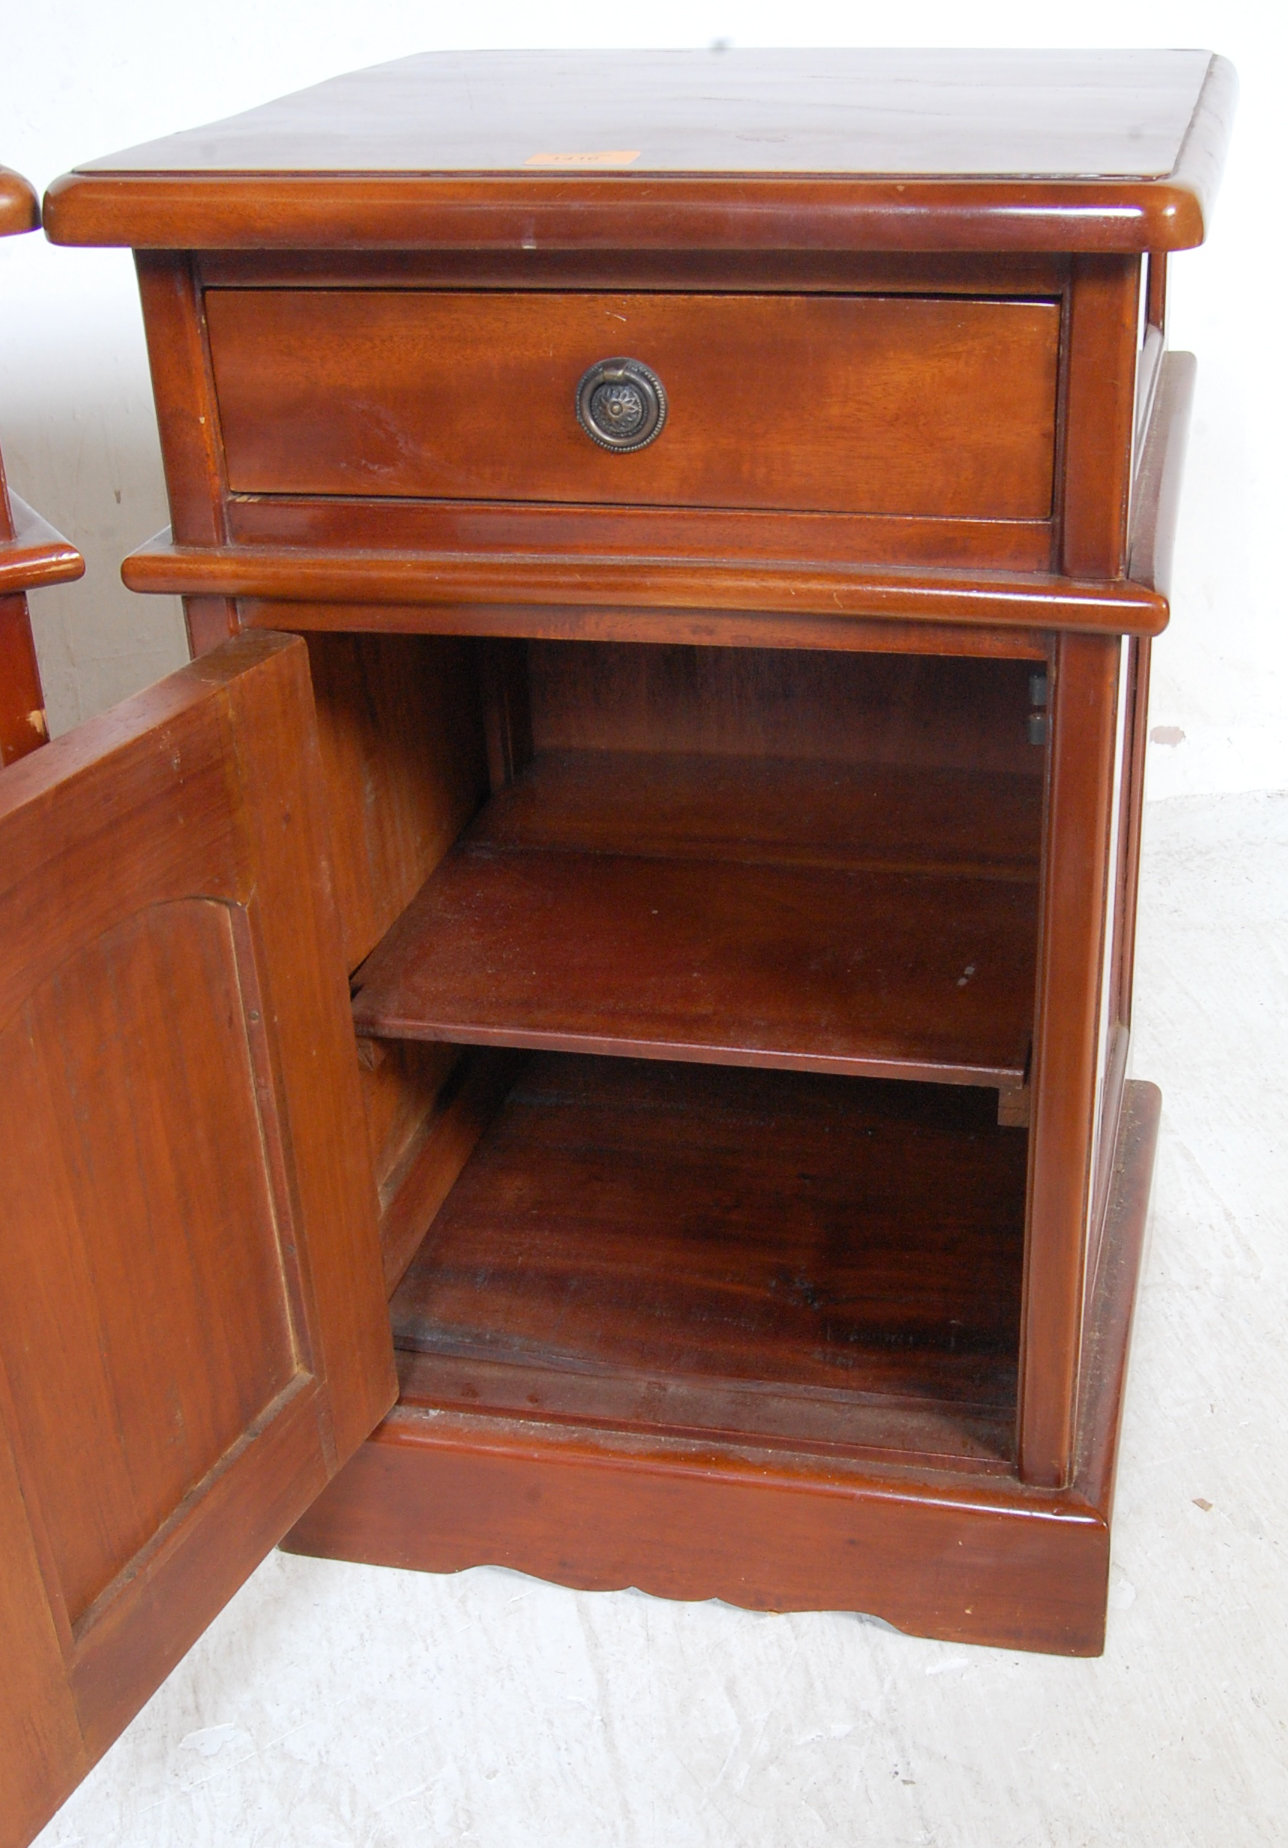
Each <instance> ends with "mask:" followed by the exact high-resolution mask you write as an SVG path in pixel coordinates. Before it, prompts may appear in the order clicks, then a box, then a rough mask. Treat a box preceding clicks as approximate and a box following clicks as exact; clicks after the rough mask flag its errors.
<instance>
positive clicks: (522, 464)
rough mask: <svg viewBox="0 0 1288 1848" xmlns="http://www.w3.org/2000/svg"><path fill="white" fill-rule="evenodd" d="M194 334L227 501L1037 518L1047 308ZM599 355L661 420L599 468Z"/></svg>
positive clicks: (815, 311)
mask: <svg viewBox="0 0 1288 1848" xmlns="http://www.w3.org/2000/svg"><path fill="white" fill-rule="evenodd" d="M205 315H206V324H207V327H208V329H209V337H210V347H211V356H212V361H213V365H214V374H215V383H216V389H217V391H218V396H219V409H220V417H221V421H222V428H223V437H224V447H225V453H226V456H227V468H228V479H229V485H230V487H231V488H232V490H233V492H235V493H250V494H274V493H276V494H282V493H285V494H377V495H392V496H413V495H414V496H420V497H431V498H443V497H447V498H453V499H465V500H470V499H478V498H488V499H494V500H503V501H509V500H536V501H552V502H559V501H577V502H586V503H588V504H592V505H595V504H600V505H602V504H605V503H612V502H621V503H625V504H629V505H633V506H641V505H643V506H651V505H656V506H707V507H745V508H783V509H802V510H806V511H815V512H839V513H844V512H853V513H894V514H907V515H920V516H922V517H939V518H957V519H993V520H1024V519H1029V520H1041V519H1046V518H1048V517H1049V515H1050V511H1051V483H1052V467H1053V450H1054V440H1055V384H1056V353H1057V345H1058V335H1059V320H1060V316H1059V310H1058V307H1057V306H1056V305H1055V304H1054V303H1051V302H1003V301H969V300H948V301H940V300H918V299H916V298H911V297H908V296H896V297H882V296H853V297H844V296H783V295H773V296H756V295H713V294H705V295H684V294H651V295H600V294H595V293H591V292H578V293H577V294H552V293H547V292H545V291H525V292H521V293H513V294H508V293H489V294H473V293H470V292H468V291H466V292H461V293H458V292H454V291H444V292H430V291H424V292H422V291H409V290H400V291H396V292H395V291H382V290H372V289H360V290H352V291H345V290H332V289H310V290H291V289H282V290H276V289H245V290H238V289H208V290H207V291H206V295H205ZM616 354H629V355H630V356H631V357H632V358H634V359H638V360H640V361H641V362H643V363H644V364H645V365H647V366H650V367H651V368H652V369H653V370H654V372H656V373H657V375H658V376H659V377H660V379H661V380H662V383H663V386H664V388H665V392H666V398H667V403H668V411H667V417H666V422H665V424H664V426H663V428H662V431H661V434H660V435H659V436H658V437H657V439H656V440H655V441H654V442H652V443H650V444H649V446H648V447H647V448H646V449H642V450H639V451H637V452H633V453H630V454H617V455H614V454H611V453H610V452H608V451H606V450H604V449H601V448H600V447H599V446H598V445H597V444H595V443H594V442H592V441H591V439H590V438H589V437H588V436H587V435H586V433H585V432H584V431H583V430H582V429H581V427H580V425H579V424H578V421H577V418H576V415H575V413H574V400H575V396H576V391H577V383H578V380H579V379H580V378H581V376H582V374H583V373H584V372H585V371H586V370H587V369H588V368H589V367H590V366H592V365H594V364H595V363H596V362H597V361H599V360H603V359H607V358H610V357H612V356H613V355H616ZM449 355H450V358H449V357H448V356H449Z"/></svg>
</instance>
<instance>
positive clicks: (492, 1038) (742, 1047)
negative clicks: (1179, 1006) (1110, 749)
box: [354, 751, 1040, 1090]
mask: <svg viewBox="0 0 1288 1848" xmlns="http://www.w3.org/2000/svg"><path fill="white" fill-rule="evenodd" d="M1039 805H1040V784H1039V783H1038V780H1037V779H1036V778H1032V777H1027V776H1016V775H1004V774H1001V773H996V772H991V773H990V772H966V771H951V772H949V771H930V770H921V769H917V770H907V769H899V768H893V767H889V766H882V765H875V766H859V767H855V766H848V765H843V764H826V763H823V764H820V763H815V762H802V761H797V760H794V759H791V760H789V759H754V758H746V757H739V758H720V757H699V756H681V755H664V754H651V753H644V752H606V751H582V752H571V751H568V752H557V753H555V752H551V753H546V754H543V755H541V756H539V757H537V758H536V759H535V760H534V761H533V762H532V763H531V764H530V765H529V766H528V768H527V769H526V770H525V771H524V772H523V774H522V775H521V776H520V777H519V778H518V780H517V781H516V782H515V783H514V784H513V785H512V786H511V787H510V788H508V789H505V790H503V791H502V792H500V793H499V794H498V795H496V796H494V797H493V798H492V799H491V801H489V802H488V803H487V804H486V806H485V807H484V809H483V810H482V811H481V813H480V815H479V816H478V817H477V818H476V820H475V821H474V823H473V824H472V826H471V827H470V828H469V829H468V830H467V831H466V833H465V835H464V836H463V837H462V839H461V840H460V841H459V842H458V843H457V845H456V846H455V847H454V848H453V849H452V850H451V851H450V852H449V853H448V855H447V856H446V858H445V859H444V860H443V861H442V863H441V864H440V865H439V867H438V868H437V870H436V871H435V872H434V874H433V875H432V876H431V878H430V879H429V880H428V881H427V883H426V884H425V886H424V887H423V888H422V890H421V892H420V893H419V895H418V896H417V898H416V899H415V900H414V901H413V902H412V904H411V905H410V906H409V907H408V909H407V911H406V912H405V913H404V914H403V916H402V918H401V919H400V920H399V921H398V923H397V924H396V925H395V926H394V928H393V930H392V931H391V932H390V933H389V935H388V937H387V938H386V939H385V940H384V942H383V943H382V944H381V945H380V947H379V948H378V949H377V950H376V951H375V953H374V954H373V955H372V956H371V957H370V958H369V959H368V961H367V963H366V964H365V965H364V966H363V968H362V970H361V971H360V972H359V978H358V989H357V993H356V995H355V999H354V1018H355V1023H356V1025H357V1028H358V1031H359V1032H360V1033H363V1034H366V1035H370V1036H374V1037H385V1038H398V1039H436V1040H448V1041H452V1042H456V1043H462V1044H481V1045H501V1046H518V1047H534V1048H547V1049H551V1050H558V1051H566V1052H596V1053H613V1054H618V1055H626V1056H637V1057H648V1058H665V1059H688V1060H694V1061H698V1062H708V1061H709V1062H720V1063H726V1064H747V1065H765V1066H786V1067H800V1068H803V1069H809V1070H815V1071H831V1072H838V1073H852V1074H859V1075H869V1076H897V1077H905V1078H914V1079H925V1080H929V1081H932V1082H945V1083H958V1084H981V1085H995V1086H997V1087H999V1088H1000V1089H1003V1090H1007V1089H1015V1088H1017V1087H1018V1086H1020V1085H1021V1084H1022V1083H1023V1082H1024V1076H1025V1068H1026V1064H1027V1059H1028V1051H1029V1038H1030V1030H1031V1019H1032V1007H1033V971H1034V954H1035V940H1036V912H1037V876H1036V854H1037V831H1038V816H1039Z"/></svg>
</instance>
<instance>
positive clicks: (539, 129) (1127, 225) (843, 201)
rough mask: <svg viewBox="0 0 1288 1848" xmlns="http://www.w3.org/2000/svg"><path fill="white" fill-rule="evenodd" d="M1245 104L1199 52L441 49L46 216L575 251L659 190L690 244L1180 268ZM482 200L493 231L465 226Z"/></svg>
mask: <svg viewBox="0 0 1288 1848" xmlns="http://www.w3.org/2000/svg"><path fill="white" fill-rule="evenodd" d="M1232 98H1233V77H1232V73H1231V71H1230V68H1229V66H1228V65H1226V64H1225V63H1224V62H1223V61H1222V60H1221V59H1219V58H1213V57H1212V56H1211V55H1210V54H1209V53H1207V52H1203V51H1109V52H1087V51H1077V52H1052V51H958V52H944V51H938V52H928V51H890V50H881V51H860V50H829V51H818V50H793V51H750V50H749V51H736V50H710V51H640V52H601V51H596V52H562V51H540V52H532V51H525V52H470V53H462V52H454V53H431V54H425V55H422V56H419V57H413V58H406V59H401V60H399V61H398V62H396V63H393V64H386V65H380V66H377V67H375V68H373V69H371V70H365V71H358V72H355V73H353V74H351V75H348V76H344V77H338V78H335V79H333V80H331V81H330V82H327V83H323V84H318V85H316V86H315V87H313V88H312V89H308V90H302V91H300V92H299V93H297V94H296V95H294V96H289V97H285V98H283V99H282V100H280V101H278V102H274V103H269V104H266V105H264V106H263V107H261V108H258V109H252V110H248V111H247V112H246V113H245V114H243V115H239V116H234V117H231V118H229V119H228V120H227V121H224V122H218V123H214V124H211V125H210V126H208V127H204V128H197V129H191V130H188V131H187V132H185V133H182V134H177V135H173V136H170V137H168V138H166V139H164V140H161V141H155V142H151V143H149V144H147V145H146V146H143V147H138V148H132V149H129V150H127V151H125V152H124V153H120V154H115V155H112V156H109V157H107V158H106V159H103V160H99V161H95V162H93V163H90V164H87V165H86V166H84V167H81V168H78V169H77V170H76V172H75V173H74V174H71V175H69V176H67V177H66V178H65V179H64V180H62V181H60V182H59V183H58V184H57V185H56V186H55V188H54V189H53V191H52V193H51V196H50V200H49V211H48V214H47V216H48V221H49V226H50V232H51V235H52V236H53V237H54V239H55V241H58V242H66V243H133V244H136V245H159V244H166V243H170V244H174V243H179V244H181V245H186V246H201V245H210V244H218V243H221V242H222V243H229V244H233V245H240V246H242V247H246V246H251V247H253V246H255V245H257V244H265V243H278V244H280V243H281V242H283V241H285V240H286V239H288V238H290V237H294V238H295V239H296V240H297V241H298V239H299V238H300V237H307V236H309V235H319V234H324V235H326V236H339V237H344V238H345V239H346V241H352V240H354V239H355V238H356V240H357V241H358V242H359V243H362V244H365V245H367V246H369V247H378V246H380V245H388V244H392V243H401V244H403V245H405V246H406V245H415V244H417V243H423V244H432V243H435V242H442V241H444V239H445V238H448V237H449V236H450V234H451V229H452V228H453V227H452V226H450V225H449V224H448V222H447V219H450V218H451V217H452V215H453V213H455V216H456V222H455V226H454V228H455V230H456V232H457V233H458V234H459V236H460V237H462V238H463V239H464V241H467V242H497V241H500V242H507V241H519V242H522V237H521V236H519V237H517V238H516V232H515V227H514V226H513V225H512V224H507V225H504V226H503V224H502V220H503V219H504V217H505V208H507V207H513V206H514V205H516V204H520V203H521V202H526V203H528V204H529V205H531V206H532V207H534V208H535V209H536V210H537V212H538V219H537V220H536V221H535V222H533V223H532V224H530V225H529V226H528V235H529V236H531V237H534V238H536V239H537V240H538V241H546V242H549V240H550V239H551V237H552V236H553V237H555V238H556V240H557V241H560V242H562V243H565V244H567V243H568V242H570V241H576V240H575V238H572V237H571V236H570V235H569V234H565V235H563V236H560V233H559V230H558V226H559V224H560V222H561V221H560V217H559V213H560V209H561V208H563V210H564V211H565V213H566V208H567V206H568V204H569V203H570V202H571V203H576V205H577V206H578V207H579V208H581V207H585V206H592V205H599V206H600V207H610V206H612V205H613V204H618V205H620V204H621V203H622V202H623V201H630V202H632V204H633V206H634V207H635V208H639V207H640V206H641V205H642V204H643V203H644V202H645V195H647V198H648V202H649V204H650V205H651V207H652V209H653V210H654V212H655V213H656V211H657V210H658V209H659V208H661V209H663V210H666V211H668V212H669V213H670V222H671V238H670V241H671V242H674V243H678V244H688V245H695V244H706V245H708V246H719V245H728V244H730V243H737V242H740V241H742V237H743V235H744V234H745V232H746V231H747V229H748V226H747V223H746V220H747V214H748V211H749V210H756V211H760V212H762V213H763V212H765V211H769V212H771V213H772V212H773V210H774V208H775V207H778V208H779V210H780V212H781V210H782V209H783V208H787V207H790V209H792V210H800V209H802V208H804V210H805V212H806V222H805V229H804V237H805V239H806V241H808V242H809V243H812V244H814V245H816V246H817V245H818V244H819V243H820V242H823V243H826V242H827V241H828V239H827V236H826V235H825V233H824V227H823V225H822V222H821V221H820V222H819V223H818V224H815V221H816V220H819V214H820V212H822V213H823V214H824V215H826V213H828V212H830V213H831V214H832V216H833V219H834V220H835V221H836V222H835V223H834V224H833V225H832V232H833V233H834V234H835V235H836V236H838V237H839V238H840V239H841V241H842V242H843V243H844V244H846V245H848V246H849V247H851V248H862V247H867V248H876V247H886V248H899V247H903V248H920V249H948V248H957V249H973V248H981V247H993V248H996V247H997V245H998V243H999V241H1000V242H1003V243H1006V244H1009V246H1010V247H1012V248H1028V249H1050V248H1064V249H1077V248H1090V249H1114V250H1135V249H1164V248H1167V249H1176V248H1181V247H1182V246H1184V245H1187V244H1193V243H1197V242H1198V241H1200V240H1201V238H1202V236H1203V231H1204V211H1205V206H1206V203H1207V201H1208V199H1209V197H1210V194H1211V192H1212V190H1213V188H1214V185H1215V181H1216V177H1217V171H1218V169H1219V165H1220V158H1221V155H1222V152H1223V150H1224V141H1225V123H1226V119H1227V118H1228V116H1229V113H1230V106H1231V102H1232ZM484 204H486V205H489V206H490V207H492V208H493V210H492V218H491V221H490V228H491V232H492V234H493V235H492V236H491V237H488V236H486V235H483V236H480V235H479V232H478V226H477V225H476V224H474V223H473V222H470V223H467V222H466V221H465V220H464V219H462V217H461V212H462V210H463V209H464V208H465V207H467V206H468V207H471V208H472V209H473V212H474V216H475V218H477V213H478V208H479V207H480V206H482V205H484ZM721 204H723V207H724V208H725V210H726V213H727V214H729V215H727V216H726V217H725V218H724V219H723V220H719V219H718V208H719V207H720V206H721ZM270 207H271V209H269V208H270ZM416 207H418V208H419V217H415V216H414V211H413V208H416ZM713 207H715V208H717V219H713V217H712V209H713ZM409 212H413V218H412V219H411V220H409V218H408V216H407V215H408V213H409ZM498 212H500V217H499V218H498V216H497V213H498ZM283 213H285V217H286V219H287V220H289V221H291V229H290V230H286V229H285V228H284V223H283ZM444 213H446V215H447V218H446V219H445V218H444V217H443V214H444ZM426 214H428V216H426ZM636 216H637V219H638V209H637V211H636ZM983 218H986V219H987V220H988V221H989V227H990V228H989V234H988V236H987V237H985V234H984V231H983V228H982V225H981V219H983ZM270 221H271V224H270ZM1057 225H1058V226H1059V229H1058V231H1057V229H1056V227H1057ZM811 227H813V228H811ZM581 235H582V236H583V237H586V238H590V237H594V238H595V239H596V241H601V242H602V230H601V232H596V231H595V230H594V228H593V226H587V225H583V227H582V230H581ZM644 235H645V236H647V231H645V233H644ZM752 235H753V242H755V241H757V239H756V237H755V233H754V228H753V233H752ZM777 236H778V237H779V239H780V240H781V236H782V224H781V220H780V223H779V225H778V228H777ZM637 241H638V225H637Z"/></svg>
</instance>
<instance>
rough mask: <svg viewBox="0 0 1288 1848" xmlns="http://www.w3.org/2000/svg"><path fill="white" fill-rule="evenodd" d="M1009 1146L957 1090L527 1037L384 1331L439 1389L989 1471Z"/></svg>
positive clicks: (478, 1403)
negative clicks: (530, 1050)
mask: <svg viewBox="0 0 1288 1848" xmlns="http://www.w3.org/2000/svg"><path fill="white" fill-rule="evenodd" d="M1025 1161H1026V1137H1025V1136H1024V1134H1023V1132H1021V1131H1017V1130H1013V1129H1003V1128H999V1127H998V1126H997V1124H996V1122H995V1121H994V1120H993V1113H992V1112H991V1111H990V1109H989V1107H988V1102H987V1100H986V1099H985V1098H984V1097H981V1096H980V1095H979V1094H978V1093H977V1092H972V1091H969V1090H962V1089H959V1088H957V1089H950V1088H947V1087H933V1088H932V1087H920V1086H918V1087H913V1086H907V1085H892V1084H881V1083H872V1082H868V1083H865V1082H856V1081H853V1080H844V1079H838V1078H832V1077H826V1076H817V1075H814V1074H796V1073H784V1072H769V1071H753V1070H746V1069H742V1070H739V1069H733V1068H722V1067H715V1066H693V1065H670V1064H662V1063H658V1062H648V1063H644V1062H640V1061H634V1060H621V1059H594V1058H569V1057H566V1056H561V1055H557V1054H538V1055H535V1056H533V1057H531V1058H530V1059H529V1060H527V1061H525V1062H524V1065H523V1067H522V1069H521V1071H520V1073H519V1075H518V1077H517V1079H516V1081H515V1083H514V1085H513V1086H512V1088H511V1090H510V1092H509V1095H508V1096H507V1098H506V1099H505V1101H504V1103H503V1104H502V1106H501V1108H500V1111H499V1112H498V1114H497V1116H496V1117H495V1119H494V1120H493V1122H492V1124H491V1126H490V1128H489V1129H488V1130H487V1131H486V1132H485V1134H484V1136H483V1137H482V1139H481V1140H480V1142H479V1143H478V1145H477V1147H476V1149H475V1151H474V1154H473V1155H472V1157H471V1158H470V1160H469V1162H468V1163H467V1164H466V1166H465V1168H464V1170H463V1172H462V1173H461V1175H460V1178H459V1179H458V1181H457V1183H456V1185H455V1187H454V1188H453V1190H452V1192H451V1193H450V1194H449V1195H448V1197H447V1200H446V1202H445V1203H444V1205H443V1206H442V1208H441V1209H440V1211H439V1213H438V1215H437V1217H436V1218H435V1220H434V1222H433V1224H432V1226H431V1228H430V1230H429V1233H428V1235H427V1237H426V1238H425V1240H424V1243H423V1244H422V1246H421V1248H420V1250H419V1252H418V1253H417V1255H416V1257H415V1259H414V1260H413V1262H412V1264H411V1267H410V1269H409V1270H408V1272H407V1274H406V1276H405V1277H404V1279H403V1281H402V1283H401V1285H400V1286H399V1288H398V1290H397V1291H396V1292H395V1294H394V1297H393V1300H392V1303H391V1314H392V1319H393V1326H394V1334H395V1341H396V1344H397V1345H398V1347H399V1348H400V1349H402V1350H403V1351H404V1353H405V1354H411V1355H415V1356H416V1360H415V1361H414V1363H412V1364H413V1370H414V1371H415V1372H416V1376H417V1381H418V1386H419V1388H420V1389H423V1390H425V1391H428V1392H429V1393H430V1394H431V1396H433V1397H434V1399H435V1401H436V1402H439V1403H443V1404H456V1405H461V1406H468V1407H471V1408H473V1409H475V1410H478V1409H482V1408H491V1409H494V1410H497V1411H508V1412H515V1413H523V1414H526V1415H530V1416H539V1417H545V1418H554V1419H557V1420H558V1419H563V1420H571V1421H574V1422H598V1423H602V1424H607V1425H612V1426H614V1427H616V1428H628V1429H631V1428H633V1429H639V1430H644V1431H649V1432H653V1433H662V1432H666V1431H671V1432H676V1431H679V1432H689V1433H693V1432H704V1431H705V1432H713V1433H721V1434H723V1435H724V1436H725V1437H729V1436H734V1437H739V1436H741V1437H744V1438H746V1439H748V1440H751V1439H754V1440H755V1441H756V1442H758V1443H762V1442H770V1443H774V1442H779V1443H783V1444H794V1445H795V1446H796V1447H798V1448H799V1447H801V1446H802V1445H803V1446H805V1447H814V1448H824V1449H828V1448H838V1449H845V1450H855V1449H863V1450H866V1451H869V1452H872V1451H890V1452H909V1451H915V1452H918V1453H921V1454H924V1455H943V1456H951V1457H955V1458H958V1459H968V1460H970V1462H971V1464H972V1466H973V1467H981V1468H985V1469H988V1468H990V1467H991V1468H993V1469H1004V1468H1005V1467H1006V1466H1007V1463H1008V1460H1009V1458H1010V1455H1011V1443H1012V1433H1013V1428H1014V1416H1015V1383H1016V1362H1017V1350H1018V1339H1019V1304H1020V1274H1021V1263H1022V1251H1023V1226H1024V1186H1025Z"/></svg>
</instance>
